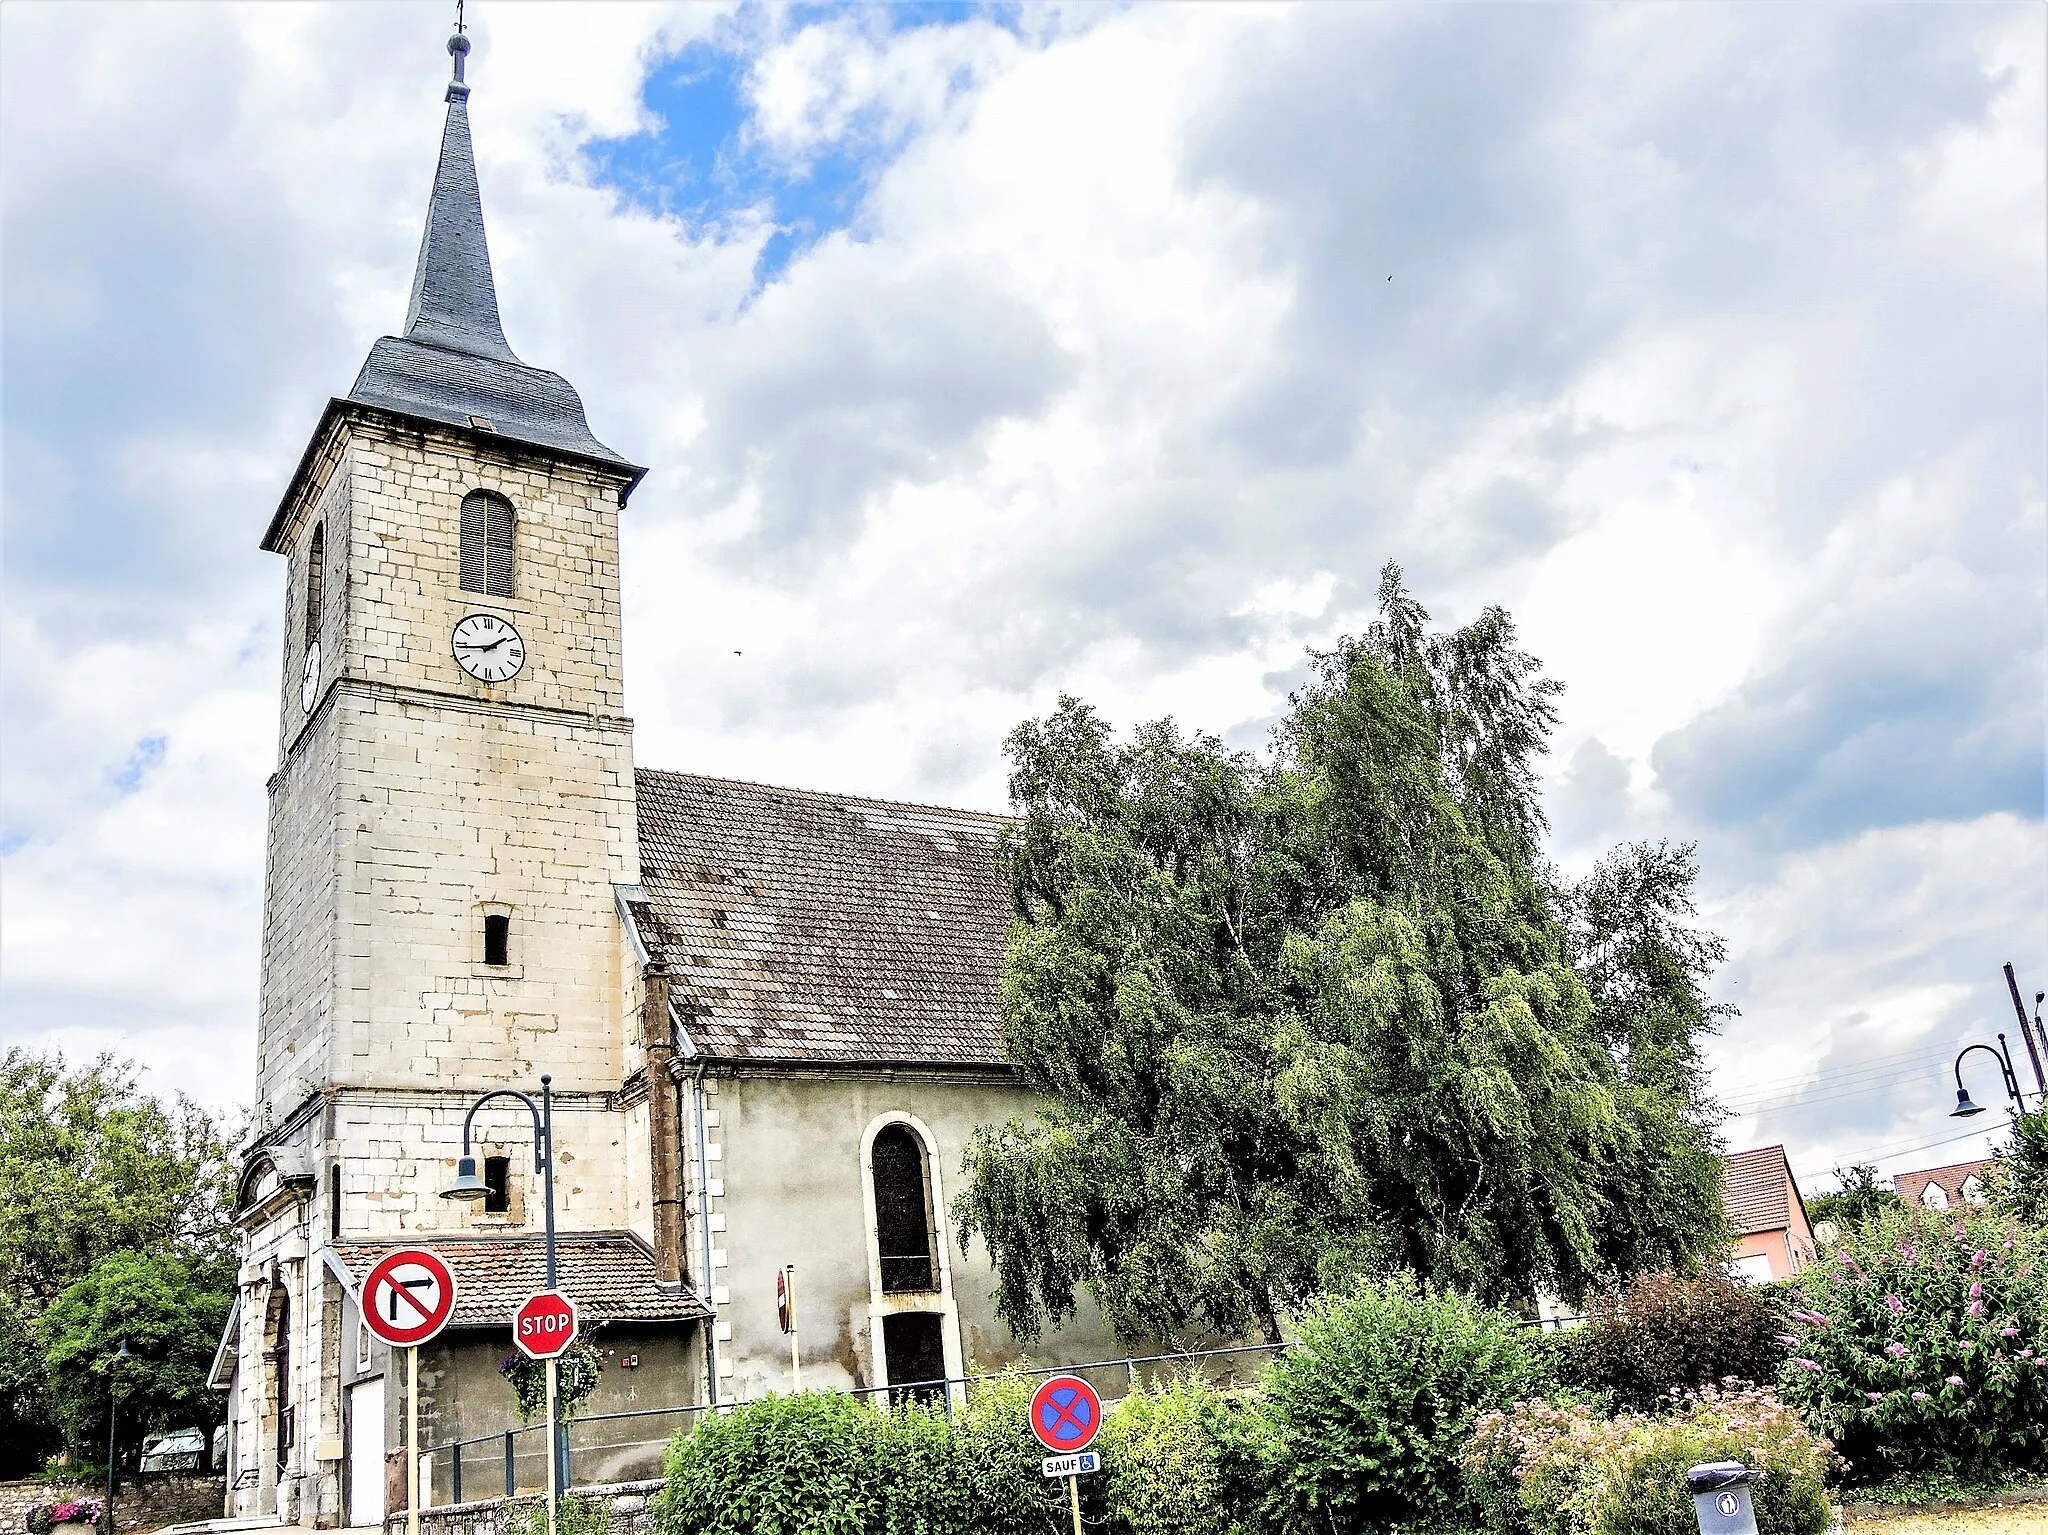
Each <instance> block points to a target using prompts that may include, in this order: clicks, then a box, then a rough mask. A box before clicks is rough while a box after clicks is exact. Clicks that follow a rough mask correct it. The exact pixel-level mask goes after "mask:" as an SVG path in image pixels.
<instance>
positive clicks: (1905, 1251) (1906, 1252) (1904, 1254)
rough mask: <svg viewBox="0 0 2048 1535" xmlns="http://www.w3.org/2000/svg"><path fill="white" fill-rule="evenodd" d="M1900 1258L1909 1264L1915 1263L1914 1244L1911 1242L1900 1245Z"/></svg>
mask: <svg viewBox="0 0 2048 1535" xmlns="http://www.w3.org/2000/svg"><path fill="white" fill-rule="evenodd" d="M1899 1256H1900V1257H1901V1258H1904V1259H1905V1260H1906V1261H1907V1262H1908V1263H1911V1262H1912V1261H1913V1244H1912V1243H1911V1242H1901V1243H1900V1244H1899Z"/></svg>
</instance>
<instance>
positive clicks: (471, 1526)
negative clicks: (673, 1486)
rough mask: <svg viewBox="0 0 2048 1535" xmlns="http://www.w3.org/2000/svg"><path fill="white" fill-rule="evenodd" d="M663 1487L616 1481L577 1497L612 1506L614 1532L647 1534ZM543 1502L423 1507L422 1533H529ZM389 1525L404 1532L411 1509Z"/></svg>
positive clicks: (391, 1532)
mask: <svg viewBox="0 0 2048 1535" xmlns="http://www.w3.org/2000/svg"><path fill="white" fill-rule="evenodd" d="M660 1490H661V1483H660V1482H658V1481H649V1482H615V1483H613V1484H612V1485H610V1486H607V1487H579V1488H577V1489H576V1491H575V1493H574V1494H573V1496H574V1497H576V1498H578V1499H589V1500H593V1501H596V1500H602V1501H603V1502H605V1503H606V1504H608V1505H609V1506H610V1510H611V1535H646V1532H647V1531H649V1530H651V1529H653V1527H654V1520H653V1517H652V1515H651V1513H650V1511H649V1509H648V1506H647V1504H648V1500H649V1499H650V1498H652V1497H653V1496H654V1494H655V1493H657V1492H659V1491H660ZM541 1502H542V1500H541V1499H540V1498H537V1497H520V1498H486V1499H481V1500H479V1501H476V1502H471V1503H451V1504H449V1505H447V1506H446V1507H445V1508H428V1509H422V1510H421V1511H420V1530H421V1535H525V1531H526V1530H528V1529H529V1528H530V1527H531V1525H532V1523H533V1515H534V1512H535V1510H537V1509H538V1508H539V1506H540V1504H541ZM384 1529H385V1535H404V1531H405V1510H404V1509H402V1508H401V1509H398V1510H396V1511H395V1512H393V1513H390V1514H387V1515H385V1518H384Z"/></svg>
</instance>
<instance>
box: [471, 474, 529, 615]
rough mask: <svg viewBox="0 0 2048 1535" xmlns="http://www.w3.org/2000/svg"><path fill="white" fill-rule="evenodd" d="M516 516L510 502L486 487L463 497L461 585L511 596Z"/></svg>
mask: <svg viewBox="0 0 2048 1535" xmlns="http://www.w3.org/2000/svg"><path fill="white" fill-rule="evenodd" d="M516 521H517V519H516V518H515V517H514V515H513V512H512V503H511V502H510V501H507V500H506V499H505V498H504V497H503V496H494V495H492V494H491V493H490V492H489V491H487V490H473V491H471V492H470V493H469V494H468V495H467V496H465V497H463V500H462V589H463V590H464V591H465V592H482V593H483V594H484V595H485V596H487V597H511V596H515V595H516V593H515V592H514V591H513V580H512V550H513V533H514V529H515V524H516Z"/></svg>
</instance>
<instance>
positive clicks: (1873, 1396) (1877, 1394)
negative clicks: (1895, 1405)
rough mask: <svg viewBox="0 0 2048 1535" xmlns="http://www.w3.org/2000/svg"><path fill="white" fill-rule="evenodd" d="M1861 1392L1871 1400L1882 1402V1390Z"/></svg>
mask: <svg viewBox="0 0 2048 1535" xmlns="http://www.w3.org/2000/svg"><path fill="white" fill-rule="evenodd" d="M1863 1394H1864V1395H1865V1396H1867V1397H1869V1398H1870V1400H1871V1401H1873V1402H1882V1401H1883V1400H1884V1393H1883V1392H1882V1391H1866V1392H1864V1393H1863Z"/></svg>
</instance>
